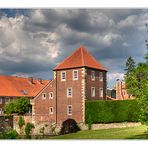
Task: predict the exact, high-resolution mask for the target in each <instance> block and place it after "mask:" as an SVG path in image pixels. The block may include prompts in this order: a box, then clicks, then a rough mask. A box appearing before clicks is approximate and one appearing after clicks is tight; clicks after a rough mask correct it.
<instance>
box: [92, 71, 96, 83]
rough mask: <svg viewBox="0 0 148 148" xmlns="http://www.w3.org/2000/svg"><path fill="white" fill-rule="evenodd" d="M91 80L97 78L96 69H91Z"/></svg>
mask: <svg viewBox="0 0 148 148" xmlns="http://www.w3.org/2000/svg"><path fill="white" fill-rule="evenodd" d="M91 80H92V81H94V80H95V71H91Z"/></svg>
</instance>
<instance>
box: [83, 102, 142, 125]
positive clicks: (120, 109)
mask: <svg viewBox="0 0 148 148" xmlns="http://www.w3.org/2000/svg"><path fill="white" fill-rule="evenodd" d="M139 110H140V109H139V106H138V103H137V101H136V99H134V100H117V101H99V100H97V101H86V103H85V121H86V123H89V122H91V123H113V122H126V121H127V122H138V120H139Z"/></svg>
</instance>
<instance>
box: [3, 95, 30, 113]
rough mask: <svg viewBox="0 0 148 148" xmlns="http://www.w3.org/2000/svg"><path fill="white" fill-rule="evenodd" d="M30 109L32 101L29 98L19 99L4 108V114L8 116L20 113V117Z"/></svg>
mask: <svg viewBox="0 0 148 148" xmlns="http://www.w3.org/2000/svg"><path fill="white" fill-rule="evenodd" d="M29 107H30V100H29V98H27V97H21V98H17V99H15V100H13V101H10V102H9V103H7V104H6V105H5V106H4V112H5V113H6V114H13V113H18V114H19V115H23V114H25V113H26V112H27V111H28V110H29Z"/></svg>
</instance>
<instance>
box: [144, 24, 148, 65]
mask: <svg viewBox="0 0 148 148" xmlns="http://www.w3.org/2000/svg"><path fill="white" fill-rule="evenodd" d="M145 26H146V29H147V31H146V32H147V33H148V24H147V23H146V24H145ZM145 44H146V48H147V53H146V54H145V57H144V58H145V60H146V63H147V64H148V40H145Z"/></svg>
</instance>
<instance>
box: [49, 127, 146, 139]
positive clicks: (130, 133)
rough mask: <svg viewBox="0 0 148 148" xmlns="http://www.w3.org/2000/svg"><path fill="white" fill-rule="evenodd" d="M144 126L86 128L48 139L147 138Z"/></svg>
mask: <svg viewBox="0 0 148 148" xmlns="http://www.w3.org/2000/svg"><path fill="white" fill-rule="evenodd" d="M146 129H147V127H146V126H143V125H142V126H137V127H127V128H114V129H100V130H90V131H89V130H86V131H80V132H78V133H74V134H67V135H61V136H54V137H50V139H148V133H146V132H145V131H146Z"/></svg>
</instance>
